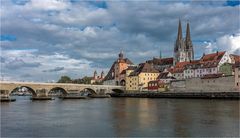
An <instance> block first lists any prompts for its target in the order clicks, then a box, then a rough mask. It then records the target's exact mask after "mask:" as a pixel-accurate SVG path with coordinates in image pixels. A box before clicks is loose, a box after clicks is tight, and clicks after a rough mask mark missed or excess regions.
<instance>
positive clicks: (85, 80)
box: [72, 76, 92, 84]
mask: <svg viewBox="0 0 240 138" xmlns="http://www.w3.org/2000/svg"><path fill="white" fill-rule="evenodd" d="M91 79H92V77H87V76H85V77H83V78H82V79H75V80H73V81H72V82H73V83H77V84H91Z"/></svg>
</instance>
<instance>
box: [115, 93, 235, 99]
mask: <svg viewBox="0 0 240 138" xmlns="http://www.w3.org/2000/svg"><path fill="white" fill-rule="evenodd" d="M111 97H132V98H189V99H238V100H239V99H240V92H138V93H136V92H134V93H133V92H132V93H113V94H111Z"/></svg>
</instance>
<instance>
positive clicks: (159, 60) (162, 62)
mask: <svg viewBox="0 0 240 138" xmlns="http://www.w3.org/2000/svg"><path fill="white" fill-rule="evenodd" d="M146 62H147V63H153V64H154V65H173V58H172V57H170V58H153V59H152V60H148V61H146Z"/></svg>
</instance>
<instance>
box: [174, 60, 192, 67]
mask: <svg viewBox="0 0 240 138" xmlns="http://www.w3.org/2000/svg"><path fill="white" fill-rule="evenodd" d="M188 64H190V62H188V61H185V62H178V63H177V64H176V65H175V67H174V68H184V67H185V66H186V65H188Z"/></svg>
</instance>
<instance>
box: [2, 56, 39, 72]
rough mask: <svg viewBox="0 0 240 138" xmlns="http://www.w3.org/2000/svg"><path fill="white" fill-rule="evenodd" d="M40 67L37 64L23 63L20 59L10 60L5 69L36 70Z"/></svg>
mask: <svg viewBox="0 0 240 138" xmlns="http://www.w3.org/2000/svg"><path fill="white" fill-rule="evenodd" d="M39 66H41V63H39V62H25V61H23V60H22V59H18V58H15V59H14V60H11V61H9V62H7V63H6V68H8V69H12V70H17V69H20V68H26V67H27V68H36V67H39Z"/></svg>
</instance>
